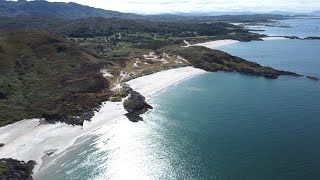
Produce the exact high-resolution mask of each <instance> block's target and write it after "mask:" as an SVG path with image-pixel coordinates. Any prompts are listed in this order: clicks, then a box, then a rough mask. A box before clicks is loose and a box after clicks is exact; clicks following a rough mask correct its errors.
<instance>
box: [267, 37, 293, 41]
mask: <svg viewBox="0 0 320 180" xmlns="http://www.w3.org/2000/svg"><path fill="white" fill-rule="evenodd" d="M261 39H262V40H264V41H272V40H286V39H289V38H286V37H280V36H279V37H265V38H261Z"/></svg>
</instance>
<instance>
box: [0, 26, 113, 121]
mask: <svg viewBox="0 0 320 180" xmlns="http://www.w3.org/2000/svg"><path fill="white" fill-rule="evenodd" d="M102 66H103V65H102V62H101V61H100V60H98V59H97V58H95V57H94V56H93V55H91V54H90V53H87V52H85V51H84V50H82V49H80V48H79V47H77V46H76V45H74V44H72V43H70V41H68V40H67V39H66V38H64V37H62V36H60V35H57V34H53V33H48V32H44V31H37V32H35V31H20V32H7V33H0V74H1V76H0V126H3V125H6V124H10V123H14V122H16V121H19V120H22V119H28V118H36V117H42V118H46V119H47V120H49V121H50V120H52V121H59V120H62V121H66V122H68V123H70V124H81V123H82V121H83V120H84V119H90V118H91V116H92V111H93V109H95V108H98V107H99V104H100V102H102V101H105V100H107V98H108V86H109V85H108V81H107V80H105V78H103V76H102V74H101V73H100V69H101V67H102ZM75 117H77V118H75Z"/></svg>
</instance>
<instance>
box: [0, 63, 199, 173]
mask: <svg viewBox="0 0 320 180" xmlns="http://www.w3.org/2000/svg"><path fill="white" fill-rule="evenodd" d="M203 73H205V71H203V70H200V69H196V68H193V67H190V66H189V67H182V68H176V69H170V70H165V71H161V72H157V73H154V74H151V75H147V76H143V77H139V78H136V79H133V80H131V81H129V82H127V84H129V85H130V86H132V87H131V88H132V89H134V90H135V91H137V92H139V93H141V94H142V95H143V96H146V98H150V97H152V96H153V95H155V94H157V93H159V92H162V91H163V90H164V89H166V88H167V87H169V86H172V85H175V84H177V83H179V82H181V81H183V80H186V79H189V78H191V77H193V76H196V75H200V74H203ZM126 113H127V111H126V110H125V109H124V107H123V105H122V103H121V102H109V101H108V102H104V103H103V104H102V106H101V109H100V110H99V111H98V112H96V113H95V115H94V116H93V118H92V119H91V121H85V122H84V125H83V126H72V125H68V124H64V123H56V124H50V123H47V122H45V121H44V120H42V119H30V120H22V121H19V122H17V123H14V124H10V125H8V126H5V127H1V128H0V134H1V136H0V143H4V144H5V145H4V147H1V148H0V158H13V159H18V160H22V161H29V160H35V161H36V162H37V165H36V166H35V168H34V171H33V172H34V174H36V173H37V172H39V171H41V170H42V165H43V159H45V158H49V159H50V158H53V157H54V156H56V155H58V157H59V154H61V153H63V152H64V151H66V150H67V149H68V148H69V147H71V146H72V145H74V143H75V142H76V140H77V139H79V138H81V137H83V136H85V135H88V134H90V133H91V132H93V131H95V130H97V129H99V128H101V127H102V126H105V125H108V123H110V122H111V121H114V120H117V119H122V118H126V117H125V115H124V114H126ZM48 152H53V154H52V157H50V156H51V153H50V156H48V155H47V153H48ZM54 159H56V158H53V160H54ZM51 161H52V159H51ZM48 163H50V162H46V164H48Z"/></svg>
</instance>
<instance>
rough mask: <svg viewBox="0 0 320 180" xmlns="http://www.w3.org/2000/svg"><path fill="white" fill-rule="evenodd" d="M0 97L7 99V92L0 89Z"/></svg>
mask: <svg viewBox="0 0 320 180" xmlns="http://www.w3.org/2000/svg"><path fill="white" fill-rule="evenodd" d="M0 99H7V94H6V93H5V92H3V91H1V90H0Z"/></svg>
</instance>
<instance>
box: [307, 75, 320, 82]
mask: <svg viewBox="0 0 320 180" xmlns="http://www.w3.org/2000/svg"><path fill="white" fill-rule="evenodd" d="M306 77H307V78H309V79H311V80H314V81H319V80H320V79H319V78H318V77H313V76H306Z"/></svg>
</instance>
